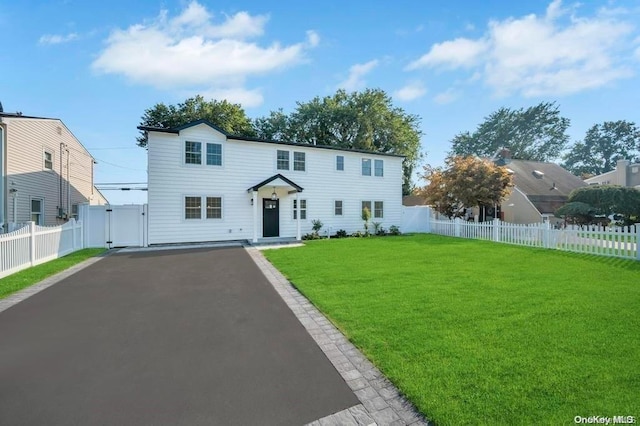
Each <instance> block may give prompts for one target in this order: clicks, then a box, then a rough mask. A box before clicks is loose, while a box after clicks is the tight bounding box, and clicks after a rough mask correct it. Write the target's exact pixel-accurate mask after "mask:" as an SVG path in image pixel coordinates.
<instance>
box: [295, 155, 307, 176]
mask: <svg viewBox="0 0 640 426" xmlns="http://www.w3.org/2000/svg"><path fill="white" fill-rule="evenodd" d="M305 157H306V156H305V153H304V152H295V151H294V153H293V170H295V171H298V172H304V171H305V168H306V164H305V160H306V158H305Z"/></svg>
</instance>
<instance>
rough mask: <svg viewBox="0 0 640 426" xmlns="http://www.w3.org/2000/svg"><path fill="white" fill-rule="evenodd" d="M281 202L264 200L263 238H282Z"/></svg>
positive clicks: (269, 199)
mask: <svg viewBox="0 0 640 426" xmlns="http://www.w3.org/2000/svg"><path fill="white" fill-rule="evenodd" d="M278 201H279V200H272V199H271V198H264V199H263V200H262V236H263V237H279V236H280V207H279V204H278Z"/></svg>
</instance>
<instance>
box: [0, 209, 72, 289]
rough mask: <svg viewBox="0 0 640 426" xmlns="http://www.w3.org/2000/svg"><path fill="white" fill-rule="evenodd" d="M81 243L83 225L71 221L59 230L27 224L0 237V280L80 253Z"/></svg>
mask: <svg viewBox="0 0 640 426" xmlns="http://www.w3.org/2000/svg"><path fill="white" fill-rule="evenodd" d="M82 241H83V238H82V222H76V221H75V220H74V219H71V220H70V221H69V222H67V223H65V224H64V225H60V226H38V225H36V224H35V223H34V222H28V224H27V226H24V227H22V228H20V229H18V230H15V231H13V232H9V233H7V234H0V278H2V277H6V276H7V275H10V274H13V273H15V272H18V271H20V270H22V269H26V268H28V267H30V266H34V265H38V264H40V263H44V262H47V261H49V260H53V259H56V258H58V257H62V256H64V255H67V254H69V253H72V252H74V251H76V250H80V249H81V248H83V243H82Z"/></svg>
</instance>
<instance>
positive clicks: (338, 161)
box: [336, 155, 344, 172]
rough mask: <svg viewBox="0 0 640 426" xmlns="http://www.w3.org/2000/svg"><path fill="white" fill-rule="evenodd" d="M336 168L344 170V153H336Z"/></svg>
mask: <svg viewBox="0 0 640 426" xmlns="http://www.w3.org/2000/svg"><path fill="white" fill-rule="evenodd" d="M336 170H338V171H341V172H342V171H344V155H336Z"/></svg>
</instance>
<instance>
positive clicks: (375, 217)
mask: <svg viewBox="0 0 640 426" xmlns="http://www.w3.org/2000/svg"><path fill="white" fill-rule="evenodd" d="M378 203H380V204H381V208H380V209H378V208H377V206H376V204H378ZM372 205H373V211H372V212H371V217H372V218H374V219H384V201H383V200H377V201H374V202H373V203H372ZM378 210H380V215H379V216H378Z"/></svg>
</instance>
